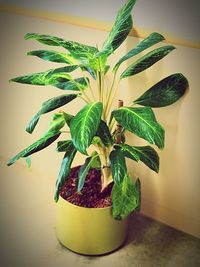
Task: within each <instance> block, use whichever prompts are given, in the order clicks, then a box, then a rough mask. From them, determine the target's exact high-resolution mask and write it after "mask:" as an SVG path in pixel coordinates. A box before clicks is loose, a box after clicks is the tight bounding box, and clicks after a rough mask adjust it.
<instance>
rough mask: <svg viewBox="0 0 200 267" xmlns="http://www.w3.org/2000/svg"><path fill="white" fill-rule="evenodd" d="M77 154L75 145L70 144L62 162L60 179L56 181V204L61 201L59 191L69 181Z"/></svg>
mask: <svg viewBox="0 0 200 267" xmlns="http://www.w3.org/2000/svg"><path fill="white" fill-rule="evenodd" d="M76 152H77V150H76V149H75V147H74V145H73V143H72V142H69V143H68V146H67V147H66V152H65V155H64V157H63V160H62V164H61V167H60V172H59V175H58V179H57V181H56V189H55V193H54V200H55V201H56V202H57V201H58V199H59V189H60V187H61V186H62V185H63V184H64V182H65V180H66V179H67V176H68V175H69V173H70V168H71V165H72V162H73V160H74V157H75V155H76Z"/></svg>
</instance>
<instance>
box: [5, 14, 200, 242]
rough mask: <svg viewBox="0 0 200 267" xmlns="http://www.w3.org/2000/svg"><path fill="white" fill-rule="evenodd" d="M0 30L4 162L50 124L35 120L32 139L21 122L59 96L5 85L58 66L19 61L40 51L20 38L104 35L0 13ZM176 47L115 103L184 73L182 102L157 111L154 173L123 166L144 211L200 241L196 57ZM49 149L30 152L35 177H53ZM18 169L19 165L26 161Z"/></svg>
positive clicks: (55, 158) (88, 39)
mask: <svg viewBox="0 0 200 267" xmlns="http://www.w3.org/2000/svg"><path fill="white" fill-rule="evenodd" d="M1 25H2V27H1V31H2V32H1V33H0V36H1V51H0V52H1V74H0V76H1V91H0V94H1V95H0V99H1V106H0V114H1V115H0V116H1V139H0V142H1V143H0V149H1V150H0V155H1V157H2V158H3V159H4V160H3V162H4V161H5V160H6V159H8V158H10V157H11V156H13V155H14V154H15V153H17V152H18V151H19V150H20V149H22V148H24V147H25V146H27V145H28V144H30V143H31V142H33V141H34V140H36V139H37V138H38V137H39V136H41V134H42V133H43V132H44V131H45V130H46V127H47V125H48V122H49V119H50V116H49V115H45V116H43V118H41V120H40V122H39V125H38V127H37V128H36V130H35V132H34V134H33V135H29V134H27V133H26V132H25V131H24V129H25V127H26V124H27V122H29V120H30V119H31V118H32V116H33V115H34V114H35V113H36V112H37V111H38V109H39V108H40V105H41V103H42V102H43V101H44V100H46V99H48V98H51V97H53V96H55V95H59V94H62V91H59V90H56V89H54V88H52V87H36V86H28V85H22V84H14V83H13V84H9V83H8V80H9V79H10V78H12V77H15V76H18V75H23V74H27V73H32V72H38V71H43V70H47V69H49V68H54V67H55V66H56V67H57V66H60V65H57V64H54V63H50V62H44V61H42V60H39V59H37V58H33V57H32V58H31V57H27V56H25V54H26V53H27V52H28V51H30V50H34V49H42V48H46V46H43V45H42V44H38V43H37V42H35V41H31V40H29V41H24V40H23V36H24V35H25V33H27V32H39V33H46V34H52V35H57V36H60V37H63V38H66V39H69V40H70V39H71V40H77V41H79V42H84V43H87V44H91V45H96V43H97V44H99V45H100V44H101V43H102V42H103V40H104V39H105V37H106V36H107V33H105V32H103V31H97V30H92V29H86V28H81V27H76V26H72V25H66V24H59V23H56V22H50V21H47V20H40V19H34V18H30V17H23V16H16V15H9V14H3V13H2V14H1ZM137 42H138V39H137V38H134V37H129V38H128V40H127V42H126V43H125V44H124V45H123V46H122V48H121V49H120V51H119V53H118V55H119V56H121V55H123V54H124V53H125V52H126V51H127V50H129V49H130V48H131V47H132V46H133V45H135V44H136V43H137ZM177 48H178V49H177V50H175V51H174V52H172V53H171V54H170V55H169V56H168V57H167V58H166V59H165V60H163V61H161V62H159V63H157V64H156V65H155V66H154V67H152V68H151V69H150V70H148V71H147V72H145V73H141V74H138V75H137V76H135V77H134V78H130V79H129V80H126V81H124V82H123V83H122V84H121V85H120V93H119V98H122V99H123V100H124V101H125V104H129V103H131V100H133V99H134V98H136V97H137V96H139V95H140V94H141V93H142V92H143V91H144V90H145V89H148V88H149V87H150V86H151V85H153V84H154V83H155V82H157V81H158V80H160V79H162V78H163V77H165V76H167V75H169V74H172V73H174V72H182V73H183V74H184V75H186V76H187V78H188V80H189V82H190V91H189V93H188V94H187V95H186V96H185V97H184V99H183V100H181V101H180V102H179V103H177V104H175V105H173V106H171V107H166V108H164V109H158V110H156V114H157V118H158V120H159V122H160V123H161V124H162V125H163V126H164V127H165V129H166V144H165V150H164V151H162V152H160V159H161V168H160V173H159V174H158V175H157V174H154V173H153V172H151V171H150V170H149V169H148V168H147V167H145V166H144V165H142V164H140V165H136V164H135V163H134V162H132V161H130V162H128V164H129V166H130V169H131V172H132V174H133V175H136V176H139V177H140V178H141V181H142V213H144V214H146V215H147V216H150V217H153V218H154V219H157V220H159V221H161V222H164V223H166V224H169V225H171V226H173V227H175V228H178V229H180V230H182V231H185V232H188V233H191V234H193V235H196V236H199V237H200V194H199V188H200V177H199V169H198V162H199V158H198V156H199V145H200V141H199V122H198V121H199V120H198V119H199V118H198V116H199V96H200V93H199V88H198V87H199V67H200V66H199V62H200V60H199V59H200V52H199V50H198V49H192V48H187V47H181V46H179V47H177ZM114 60H116V57H115V56H114V57H113V59H112V62H114ZM112 62H111V63H112ZM127 64H128V63H127ZM81 104H82V102H81V101H80V100H76V101H75V102H73V103H71V104H69V105H68V106H67V111H68V112H69V113H70V112H72V113H74V112H75V111H76V110H78V109H79V108H80V107H81ZM2 125H3V127H2ZM128 140H129V143H130V144H136V145H140V144H146V143H145V142H143V141H141V140H138V139H137V138H136V137H131V136H128ZM54 150H55V146H52V147H50V148H48V149H47V150H45V151H43V152H41V153H40V154H35V155H34V156H33V157H32V169H31V172H34V171H35V172H36V173H40V174H41V175H42V173H44V174H47V175H49V176H50V177H52V178H54V179H56V176H57V172H58V169H59V166H60V160H61V157H62V156H61V155H58V154H56V153H55V152H54ZM82 160H83V159H82V158H81V157H79V158H78V159H77V162H76V164H79V163H81V162H82ZM17 164H22V165H24V161H23V160H22V161H20V162H18V163H17ZM14 168H15V167H10V169H9V172H10V173H12V172H13V171H14ZM1 176H2V179H6V177H4V175H3V174H2V175H1ZM13 179H14V177H13ZM16 179H19V183H20V177H17V178H16ZM27 179H28V178H27ZM22 186H23V187H26V186H27V185H26V184H23V185H22ZM38 186H39V184H38ZM50 197H51V196H50Z"/></svg>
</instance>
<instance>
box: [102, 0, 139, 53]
mask: <svg viewBox="0 0 200 267" xmlns="http://www.w3.org/2000/svg"><path fill="white" fill-rule="evenodd" d="M135 2H136V0H128V1H127V2H126V4H125V5H124V6H123V7H122V8H121V10H120V11H119V12H118V14H117V17H116V20H115V23H114V25H113V27H112V29H111V31H110V33H109V36H108V38H107V39H106V41H105V42H104V44H103V49H102V51H101V52H100V53H98V54H97V56H100V55H103V54H106V55H107V56H108V55H110V54H112V53H113V52H114V51H115V50H116V49H117V48H118V47H119V46H120V45H121V44H122V43H123V41H124V40H125V39H126V37H127V36H128V34H129V32H130V30H131V29H132V26H133V22H132V17H131V11H132V9H133V6H134V5H135Z"/></svg>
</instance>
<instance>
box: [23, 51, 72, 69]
mask: <svg viewBox="0 0 200 267" xmlns="http://www.w3.org/2000/svg"><path fill="white" fill-rule="evenodd" d="M27 55H28V56H36V57H39V58H42V59H44V60H47V61H51V62H57V63H66V64H70V65H76V64H77V62H76V60H74V58H73V57H72V56H71V55H70V54H65V53H62V52H57V51H53V50H35V51H30V52H28V53H27Z"/></svg>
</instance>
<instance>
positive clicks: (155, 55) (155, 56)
mask: <svg viewBox="0 0 200 267" xmlns="http://www.w3.org/2000/svg"><path fill="white" fill-rule="evenodd" d="M174 49H175V47H174V46H172V45H166V46H163V47H160V48H157V49H155V50H153V51H151V52H149V53H147V54H146V55H144V56H143V57H141V58H140V59H138V60H137V61H135V62H134V63H133V64H131V65H130V66H129V67H128V68H127V69H126V70H125V71H124V72H123V73H122V74H121V76H120V79H123V78H126V77H129V76H132V75H135V74H137V73H140V72H142V71H144V70H146V69H148V68H149V67H151V66H152V65H154V64H155V63H156V62H158V61H159V60H161V59H162V58H163V57H165V56H166V55H168V54H169V53H170V52H171V51H172V50H174Z"/></svg>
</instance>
